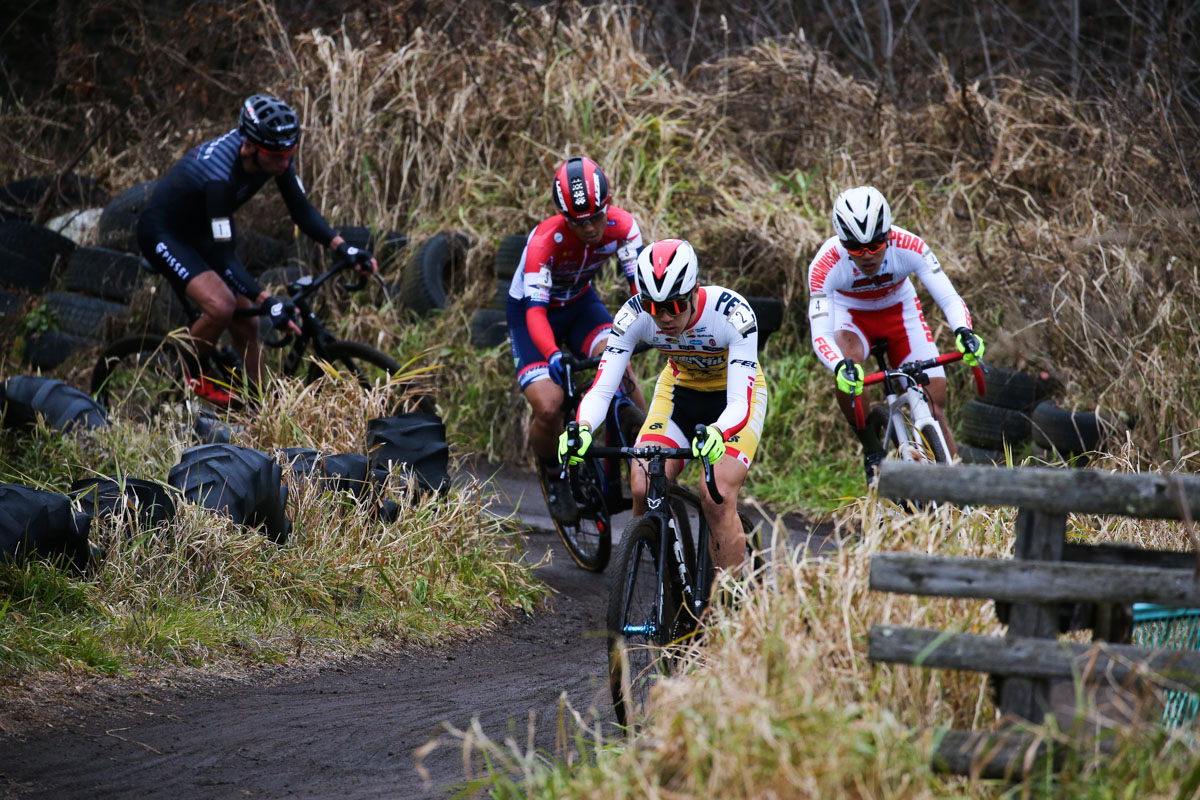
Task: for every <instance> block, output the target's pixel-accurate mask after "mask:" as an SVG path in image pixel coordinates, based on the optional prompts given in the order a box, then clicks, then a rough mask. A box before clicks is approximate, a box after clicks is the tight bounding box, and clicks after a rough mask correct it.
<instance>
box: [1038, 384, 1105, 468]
mask: <svg viewBox="0 0 1200 800" xmlns="http://www.w3.org/2000/svg"><path fill="white" fill-rule="evenodd" d="M1031 419H1032V428H1033V443H1034V445H1035V446H1038V447H1040V448H1042V449H1041V450H1040V451H1039V452H1041V453H1042V454H1043V455H1047V456H1050V459H1048V460H1053V459H1054V457H1055V455H1057V457H1060V458H1062V459H1063V460H1065V461H1071V462H1072V463H1073V464H1075V465H1076V466H1084V465H1086V464H1087V458H1086V457H1085V454H1086V453H1090V452H1094V451H1096V450H1099V449H1100V448H1101V446H1102V445H1103V444H1104V441H1105V438H1106V433H1107V432H1108V430H1110V429H1112V428H1113V427H1114V425H1115V424H1116V420H1114V419H1108V418H1106V417H1104V416H1102V415H1098V414H1096V413H1095V412H1092V411H1072V410H1071V409H1068V408H1059V407H1058V406H1057V405H1056V404H1055V403H1054V401H1052V400H1047V401H1046V402H1043V403H1038V405H1037V408H1035V409H1034V410H1033V415H1032V418H1031Z"/></svg>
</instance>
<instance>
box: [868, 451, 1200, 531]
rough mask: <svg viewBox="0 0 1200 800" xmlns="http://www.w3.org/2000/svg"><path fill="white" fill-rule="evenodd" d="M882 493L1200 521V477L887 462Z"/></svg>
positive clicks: (882, 471)
mask: <svg viewBox="0 0 1200 800" xmlns="http://www.w3.org/2000/svg"><path fill="white" fill-rule="evenodd" d="M879 494H880V495H881V496H883V497H888V498H891V499H893V500H933V501H936V502H946V503H962V504H967V505H973V506H1014V507H1016V508H1022V509H1028V510H1030V511H1046V512H1052V513H1060V514H1065V513H1069V512H1081V513H1087V514H1114V515H1117V516H1122V517H1136V518H1140V519H1184V516H1183V514H1182V509H1183V508H1186V509H1187V511H1188V517H1187V518H1189V519H1200V476H1196V475H1182V474H1175V475H1171V476H1165V475H1157V474H1149V473H1138V474H1133V475H1127V474H1124V473H1117V472H1096V471H1092V470H1077V469H1071V470H1067V469H1054V468H1053V467H1019V468H1017V469H1002V468H999V467H977V466H963V465H959V466H950V465H948V464H912V463H908V462H904V461H894V460H889V461H885V462H883V464H882V465H881V469H880V471H879Z"/></svg>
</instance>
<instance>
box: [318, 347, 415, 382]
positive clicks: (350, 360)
mask: <svg viewBox="0 0 1200 800" xmlns="http://www.w3.org/2000/svg"><path fill="white" fill-rule="evenodd" d="M324 357H325V358H326V359H327V360H328V361H329V363H330V364H332V365H333V366H335V367H337V368H338V369H345V370H346V371H347V372H349V373H350V374H351V375H354V376H355V377H357V378H358V382H359V383H360V384H362V385H363V386H364V387H365V388H370V386H371V384H373V383H374V382H375V380H377V379H386V378H388V377H391V376H392V375H397V374H399V373H400V371H401V370H402V369H403V367H401V366H400V362H399V361H397V360H396V359H394V358H392V357H391V356H389V355H388V354H387V353H384V352H382V351H380V350H376V349H375V348H374V347H371V346H370V345H368V344H363V343H362V342H350V341H335V342H330V343H329V344H327V345H325V355H324ZM323 374H325V373H324V371H323V370H322V369H321V367H320V365H319V364H315V363H314V364H310V365H309V368H308V380H309V381H315V380H316V379H317V378H319V377H321V376H322V375H323Z"/></svg>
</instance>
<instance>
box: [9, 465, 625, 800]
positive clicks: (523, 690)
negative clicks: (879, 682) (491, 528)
mask: <svg viewBox="0 0 1200 800" xmlns="http://www.w3.org/2000/svg"><path fill="white" fill-rule="evenodd" d="M497 480H498V482H499V483H500V484H501V485H502V486H503V487H504V489H505V491H506V493H507V496H508V499H509V500H510V501H513V502H516V501H519V500H520V498H521V497H522V496H524V497H525V500H524V501H521V511H522V516H523V518H524V519H525V521H526V522H527V523H528V524H530V525H531V526H533V527H534V528H535V531H534V532H533V533H532V534H531V535H530V537H529V544H530V552H531V555H532V556H534V557H537V556H539V555H540V554H541V553H544V552H545V551H546V550H547V549H550V550H551V551H552V552H553V559H552V562H551V563H550V564H549V565H546V566H543V567H541V568H540V569H539V570H538V575H539V577H540V578H541V579H542V580H543V581H544V582H545V583H546V584H547V585H548V586H550V588H551V589H553V590H554V591H555V592H556V595H555V598H554V600H553V610H552V612H551V613H539V614H538V615H537V616H535V617H533V618H524V619H521V620H518V621H515V622H513V623H510V624H508V625H506V626H505V627H504V628H503V629H502V630H500V631H498V632H497V633H495V634H493V635H490V636H488V637H486V638H483V639H480V640H477V641H475V642H472V643H468V644H460V645H455V646H451V647H449V648H446V649H444V650H438V651H428V652H419V653H412V654H401V655H394V656H389V657H387V658H386V659H376V660H372V661H365V660H364V661H359V662H352V665H350V666H341V667H331V668H328V669H325V670H322V671H320V672H319V673H317V674H315V675H310V676H307V677H304V678H302V679H298V680H292V681H286V682H283V683H282V684H281V685H261V684H259V683H257V682H254V683H251V684H249V685H243V686H237V687H234V688H228V687H211V686H208V687H195V688H184V689H183V690H181V691H180V692H179V694H178V697H177V698H173V699H170V700H166V701H154V700H145V701H135V702H130V703H126V704H124V705H125V707H123V708H121V709H120V710H119V711H114V712H113V713H111V714H107V713H103V714H88V715H86V716H84V717H83V718H80V719H77V720H74V721H73V722H72V723H70V724H68V725H66V726H60V727H58V728H57V729H56V730H54V731H48V732H46V733H44V734H42V733H39V734H37V735H27V736H26V737H23V738H18V737H12V738H9V739H8V740H6V741H4V748H5V750H6V758H5V759H4V763H3V765H2V766H0V796H6V797H21V798H25V797H30V798H35V797H45V798H51V797H53V798H74V797H105V798H135V797H136V798H146V797H150V798H171V800H191V799H192V798H212V797H222V798H225V797H313V798H317V797H320V798H325V797H333V796H339V797H353V798H376V797H378V798H385V797H386V798H442V797H447V796H449V795H450V794H451V792H452V788H451V787H452V785H453V784H454V783H456V782H461V781H462V780H463V775H464V772H463V761H462V754H461V751H460V750H459V749H457V748H456V747H453V746H447V747H440V748H438V749H437V750H435V751H434V752H433V753H432V754H431V755H429V756H428V757H427V758H426V759H425V762H424V764H425V768H426V769H427V770H428V771H429V773H430V775H431V777H432V781H433V785H432V786H429V785H426V783H425V782H424V781H423V780H422V778H421V776H420V775H419V774H418V772H417V770H416V764H415V760H414V750H416V749H417V748H419V747H421V746H422V745H424V744H426V742H428V741H429V740H430V738H432V737H433V736H436V735H437V734H438V733H439V732H440V731H441V729H442V728H441V726H442V723H443V722H449V723H450V724H452V725H454V726H456V727H458V728H464V727H465V726H467V725H468V724H469V723H470V721H471V719H472V717H475V716H477V717H478V718H479V720H480V723H481V725H482V727H483V730H484V732H485V733H486V734H487V735H488V736H489V737H492V738H493V739H496V740H503V739H504V738H505V737H506V736H508V735H509V734H510V732H511V734H512V735H513V736H514V738H516V739H517V741H519V742H522V743H524V742H525V741H526V739H527V735H528V719H529V714H530V713H531V712H532V713H534V714H535V715H536V738H535V745H536V747H538V748H539V749H541V750H542V751H547V752H553V749H554V740H555V720H556V715H557V711H558V704H559V697H560V695H561V693H563V692H566V694H567V697H568V698H569V700H570V702H571V703H572V704H573V705H574V707H575V708H577V709H580V710H586V709H588V708H595V709H597V713H598V714H600V715H601V717H602V718H605V719H610V720H611V719H612V714H611V707H610V706H609V704H608V697H607V688H606V686H605V683H604V670H605V651H604V640H603V637H601V636H599V635H595V634H597V632H599V631H601V630H602V629H603V625H604V606H605V601H606V598H607V592H608V576H607V574H599V575H597V574H594V573H588V572H584V571H582V570H580V569H578V568H576V567H575V566H574V564H573V563H572V562H571V559H570V557H569V556H567V554H566V553H565V552H564V551H563V550H562V549H561V546H560V545H559V544H558V539H557V536H555V535H554V534H552V533H549V532H546V531H545V529H546V528H548V527H549V525H548V523H549V520H548V518H546V517H545V512H544V508H543V507H542V502H541V496H540V494H538V493H537V492H536V484H535V483H534V482H533V481H529V480H525V479H523V478H522V477H521V476H520V475H501V476H497ZM505 505H506V504H505ZM503 508H504V506H503V505H502V508H501V510H503ZM623 522H624V518H623V517H622V518H621V519H619V520H618V524H623ZM538 528H540V529H542V530H541V531H539V530H537V529H538ZM616 530H618V531H619V530H620V527H617V528H616Z"/></svg>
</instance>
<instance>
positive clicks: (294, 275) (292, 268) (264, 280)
mask: <svg viewBox="0 0 1200 800" xmlns="http://www.w3.org/2000/svg"><path fill="white" fill-rule="evenodd" d="M307 274H308V271H307V270H306V269H305V268H304V267H302V266H301V265H299V264H285V265H284V266H282V267H271V268H270V269H268V270H265V271H264V272H263V273H262V274H261V275H259V276H258V282H259V284H260V285H261V286H262V287H263V288H264V289H267V290H269V291H270V290H274V293H276V294H284V293H285V292H286V289H287V285H288V284H289V283H292V282H294V281H298V280H300V278H302V277H303V276H305V275H307ZM268 324H270V321H269V320H268Z"/></svg>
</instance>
